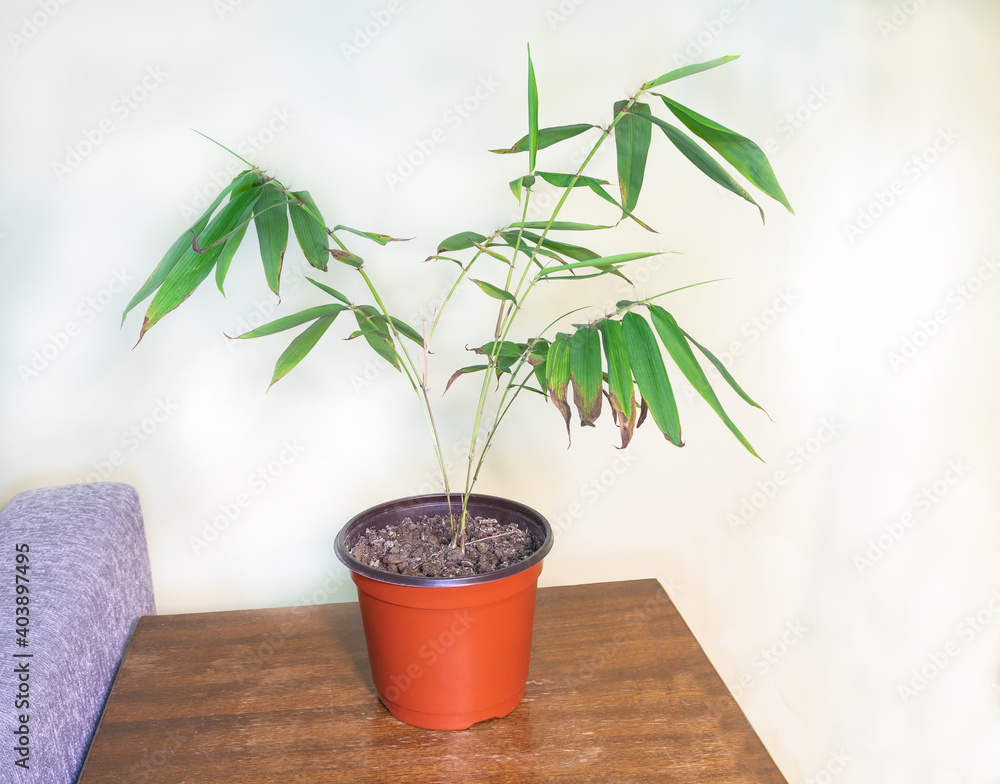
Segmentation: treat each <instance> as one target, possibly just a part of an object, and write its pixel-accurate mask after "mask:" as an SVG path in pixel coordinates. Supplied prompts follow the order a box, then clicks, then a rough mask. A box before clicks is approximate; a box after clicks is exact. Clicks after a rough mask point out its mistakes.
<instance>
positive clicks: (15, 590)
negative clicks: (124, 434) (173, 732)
mask: <svg viewBox="0 0 1000 784" xmlns="http://www.w3.org/2000/svg"><path fill="white" fill-rule="evenodd" d="M18 556H22V557H21V558H20V559H19V558H18ZM155 612H156V609H155V606H154V603H153V586H152V579H151V576H150V568H149V554H148V551H147V549H146V534H145V531H144V529H143V523H142V511H141V508H140V506H139V498H138V496H137V494H136V492H135V490H134V489H133V488H132V487H130V486H129V485H125V484H120V483H115V482H100V483H96V484H80V485H68V486H65V487H47V488H42V489H39V490H29V491H27V492H24V493H20V494H19V495H17V496H15V497H14V498H13V500H11V501H10V503H9V504H8V505H7V506H6V507H5V508H4V509H3V511H0V732H2V736H3V741H2V742H0V771H2V776H0V778H2V779H3V780H4V781H11V782H31V783H32V784H34V782H38V784H70V783H71V782H73V781H75V780H76V777H77V775H78V773H79V768H80V766H81V764H82V762H83V757H84V755H85V754H86V751H87V747H88V745H89V743H90V738H91V735H92V734H93V731H94V728H95V725H96V723H97V720H98V718H99V717H100V714H101V709H102V708H103V706H104V701H105V699H106V697H107V694H108V690H109V688H110V686H111V682H112V680H113V679H114V676H115V672H116V670H117V667H118V664H119V662H120V660H121V657H122V653H123V651H124V648H125V645H126V643H127V641H128V638H129V635H130V633H131V630H132V627H133V626H134V623H135V621H136V619H137V618H138V617H139V616H141V615H149V614H152V613H155ZM25 749H26V750H25Z"/></svg>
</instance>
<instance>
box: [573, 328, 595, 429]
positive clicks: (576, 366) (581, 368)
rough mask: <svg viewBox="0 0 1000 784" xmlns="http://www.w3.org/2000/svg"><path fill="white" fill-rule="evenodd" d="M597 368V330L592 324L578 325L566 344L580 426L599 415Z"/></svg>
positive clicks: (574, 401) (591, 421) (589, 423)
mask: <svg viewBox="0 0 1000 784" xmlns="http://www.w3.org/2000/svg"><path fill="white" fill-rule="evenodd" d="M601 367H602V366H601V333H600V332H598V331H597V328H596V327H590V326H587V327H581V328H580V329H578V330H577V331H576V332H575V333H574V334H573V339H572V343H571V345H570V379H571V380H572V382H573V403H574V404H575V405H576V410H577V413H578V414H579V415H580V424H581V425H586V426H589V427H593V426H594V422H595V421H596V420H597V418H598V417H599V416H600V415H601V381H602V380H603V374H602V372H601Z"/></svg>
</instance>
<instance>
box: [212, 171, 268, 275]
mask: <svg viewBox="0 0 1000 784" xmlns="http://www.w3.org/2000/svg"><path fill="white" fill-rule="evenodd" d="M260 194H261V189H260V188H247V189H245V190H242V191H240V193H239V194H237V193H236V189H234V190H233V197H232V198H231V199H230V204H231V203H232V202H233V201H234V200H235V199H236V198H237V197H242V196H244V195H245V196H247V197H248V200H247V204H246V207H244V209H243V212H242V214H241V215H240V217H239V222H238V225H237V227H236V231H235V232H234V233H233V234H231V235H230V236H229V237H228V238H227V239H226V241H225V244H224V245H223V246H222V253H220V254H219V260H218V261H217V262H216V265H215V285H216V286H218V289H219V293H220V294H225V291H223V284H224V283H225V282H226V275H227V273H228V272H229V265H230V264H231V263H232V261H233V256H234V255H235V254H236V251H237V249H238V248H239V247H240V243H242V242H243V237H244V236H245V235H246V233H247V227H248V226H249V225H250V221H251V220H252V219H253V207H254V205H255V204H256V203H257V198H258V197H259V196H260Z"/></svg>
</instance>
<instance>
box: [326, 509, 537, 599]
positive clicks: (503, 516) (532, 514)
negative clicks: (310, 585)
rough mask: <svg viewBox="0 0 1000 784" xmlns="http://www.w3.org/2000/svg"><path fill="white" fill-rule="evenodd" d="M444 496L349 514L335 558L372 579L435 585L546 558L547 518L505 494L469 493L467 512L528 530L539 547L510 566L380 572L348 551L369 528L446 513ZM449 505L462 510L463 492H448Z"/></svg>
mask: <svg viewBox="0 0 1000 784" xmlns="http://www.w3.org/2000/svg"><path fill="white" fill-rule="evenodd" d="M447 498H448V497H447V496H446V495H445V494H444V493H435V494H433V495H421V496H411V497H409V498H399V499H397V500H395V501H387V502H386V503H384V504H378V505H377V506H373V507H371V508H370V509H366V510H365V511H364V512H361V513H360V514H358V515H355V516H354V517H352V518H351V519H350V520H349V521H348V523H347V525H345V526H344V527H343V528H342V529H341V530H340V533H339V534H337V540H336V543H335V548H336V553H337V558H338V559H339V560H340V561H341V562H342V563H343V564H344V565H346V566H347V567H348V568H349V569H351V570H352V571H354V572H358V573H359V574H363V575H364V576H365V577H369V578H371V579H372V580H379V581H381V582H387V583H395V584H396V585H413V586H420V587H425V588H435V587H454V586H459V585H473V584H476V583H482V582H488V581H490V580H497V579H500V578H502V577H506V576H508V575H511V574H516V573H517V572H521V571H524V570H525V569H528V568H530V567H532V566H534V565H535V564H536V563H538V562H539V561H541V560H542V559H543V558H545V556H546V555H547V554H548V552H549V550H551V549H552V538H553V537H552V527H551V526H550V525H549V522H548V520H546V519H545V518H544V517H542V515H540V514H539V513H538V512H536V511H535V510H534V509H532V508H531V507H528V506H525V505H524V504H520V503H518V502H517V501H512V500H510V499H508V498H499V497H496V496H489V495H477V494H473V495H471V496H469V505H468V514H469V515H471V516H478V517H490V518H495V519H496V520H498V521H500V522H501V523H514V524H516V525H517V526H518V527H520V528H522V529H523V530H525V531H527V532H528V533H530V534H531V536H532V538H533V539H534V540H535V541H536V542H537V543H538V549H537V550H535V552H533V553H532V554H531V555H530V556H528V557H527V558H525V559H524V560H523V561H520V562H518V563H516V564H514V565H513V566H508V567H507V568H505V569H498V570H497V571H495V572H490V573H488V574H480V575H474V576H472V577H448V578H440V579H436V578H430V577H416V576H412V575H403V574H391V573H389V572H383V571H382V570H381V569H375V568H374V567H371V566H368V565H367V564H364V563H362V562H361V561H359V560H357V559H356V558H354V557H353V556H352V555H351V554H350V552H351V550H352V549H353V547H354V545H355V544H356V543H357V540H358V538H359V537H360V536H361V534H362V533H364V531H365V530H366V529H368V528H373V529H375V530H378V529H380V528H385V527H386V526H387V525H390V524H392V523H398V522H399V521H400V520H402V519H403V518H404V517H413V518H415V517H419V516H421V515H428V516H433V515H437V514H447V513H448V500H447ZM451 505H452V509H453V510H454V511H455V512H456V513H458V512H460V511H461V509H462V495H461V494H460V493H452V494H451Z"/></svg>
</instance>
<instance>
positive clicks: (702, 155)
mask: <svg viewBox="0 0 1000 784" xmlns="http://www.w3.org/2000/svg"><path fill="white" fill-rule="evenodd" d="M649 119H650V121H651V122H653V123H656V125H657V126H659V128H660V129H661V130H662V131H663V133H664V134H665V135H666V137H667V138H668V139H670V141H671V142H672V143H673V145H674V146H675V147H676V148H677V149H678V150H680V151H681V154H683V155H684V157H685V158H687V159H688V160H689V161H691V163H693V164H694V165H695V166H697V167H698V169H699V170H700V171H701V172H702V173H703V174H705V175H707V176H708V177H709V179H711V180H712V181H713V182H715V183H717V184H719V185H721V186H722V187H723V188H725V189H726V190H728V191H731V192H732V193H735V194H736V195H737V196H739V197H741V198H743V199H746V200H747V201H748V202H750V203H751V204H752V205H754V206H755V207H756V208H757V209H758V210H760V219H761V221H763V220H764V210H762V209H761V207H760V205H759V204H757V202H756V201H754V198H753V196H751V195H750V194H749V193H748V192H747V190H746V188H744V187H743V186H742V185H740V184H739V183H738V182H736V180H734V179H733V177H732V175H731V174H730V173H729V172H727V171H726V170H725V169H723V168H722V166H720V165H719V163H718V162H717V161H716V160H715V159H714V158H713V157H712V156H711V155H709V154H708V153H706V152H705V151H704V150H703V149H701V147H699V146H698V145H697V144H696V143H695V142H694V140H693V139H692V138H691V137H690V136H688V135H687V134H686V133H684V131H682V130H681V129H680V128H677V127H676V126H673V125H671V124H670V123H668V122H666V121H665V120H661V119H660V118H659V117H656V116H654V115H650V116H649Z"/></svg>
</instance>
